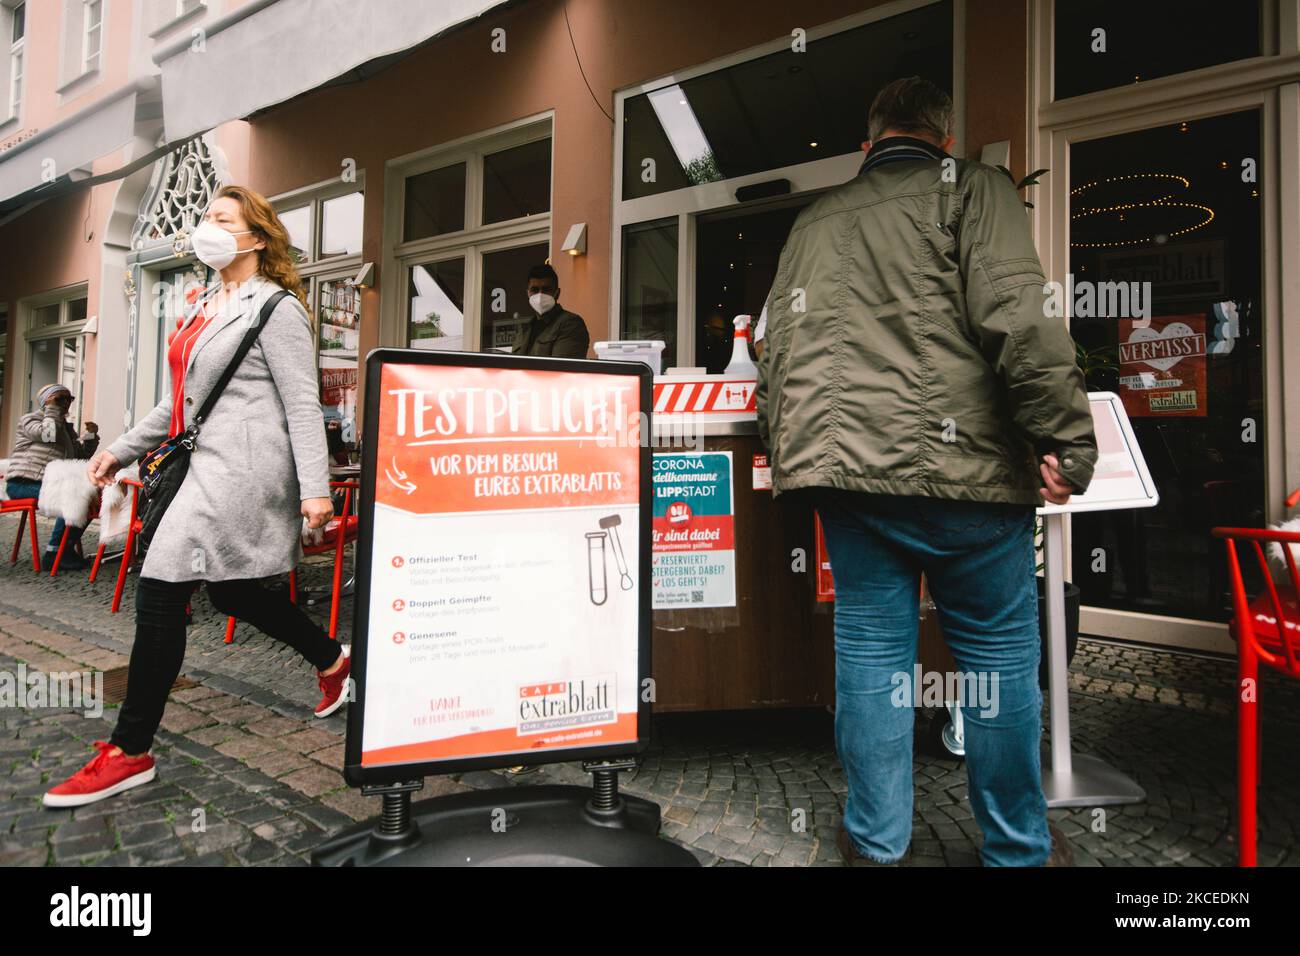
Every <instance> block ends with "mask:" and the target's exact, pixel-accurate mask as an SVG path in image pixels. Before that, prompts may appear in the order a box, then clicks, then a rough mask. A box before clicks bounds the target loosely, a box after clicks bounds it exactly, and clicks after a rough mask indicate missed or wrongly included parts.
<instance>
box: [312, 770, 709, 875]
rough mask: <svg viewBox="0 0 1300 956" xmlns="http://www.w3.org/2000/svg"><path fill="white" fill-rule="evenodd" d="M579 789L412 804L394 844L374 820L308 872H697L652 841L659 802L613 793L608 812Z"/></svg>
mask: <svg viewBox="0 0 1300 956" xmlns="http://www.w3.org/2000/svg"><path fill="white" fill-rule="evenodd" d="M592 799H593V791H592V790H590V789H588V788H586V787H577V786H558V785H546V784H542V785H532V786H515V787H499V788H496V789H492V790H476V791H474V792H472V793H456V794H450V795H448V796H444V797H433V798H431V799H428V800H421V801H419V802H418V803H415V804H412V806H411V808H410V818H411V827H410V829H409V830H408V831H407V832H406V834H403V835H402V836H401V837H399V838H395V837H394V836H389V835H385V834H382V833H380V828H379V826H378V825H377V823H376V821H368V822H366V823H362V824H358V825H357V826H355V827H352V828H351V829H348V830H345V831H344V832H342V833H340V834H338V835H337V836H335V837H333V838H332V839H330V840H328V841H326V842H325V843H323V844H321V845H320V846H319V847H317V848H316V850H315V851H314V852H313V853H312V855H311V862H312V866H699V861H698V860H696V859H695V857H694V856H693V855H692V854H691V853H690V851H689V850H687V849H685V848H684V847H680V846H677V845H676V844H673V843H669V842H668V841H667V840H662V839H660V838H659V836H658V833H659V813H660V810H659V804H657V803H655V802H653V801H651V800H644V799H642V798H641V797H633V796H628V795H625V794H619V796H618V800H619V805H618V808H617V809H616V810H615V811H614V812H613V813H610V812H608V811H600V810H596V809H593V808H591V807H590V806H589V805H590V804H591V802H592Z"/></svg>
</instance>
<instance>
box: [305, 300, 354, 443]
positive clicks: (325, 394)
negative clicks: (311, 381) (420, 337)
mask: <svg viewBox="0 0 1300 956" xmlns="http://www.w3.org/2000/svg"><path fill="white" fill-rule="evenodd" d="M316 318H317V321H316V327H317V329H319V330H320V349H319V351H318V352H317V365H318V370H319V381H320V404H321V408H322V409H323V411H324V413H325V437H326V441H327V445H328V448H329V456H330V461H331V462H333V463H334V464H336V465H346V464H349V463H350V460H351V456H352V455H353V454H354V453H355V452H356V449H357V388H358V386H359V385H360V382H361V370H360V368H359V366H358V364H357V356H358V355H359V354H360V335H361V290H360V289H358V288H356V286H354V285H353V284H352V283H351V282H349V281H348V280H346V279H324V280H322V281H321V282H320V289H319V299H318V303H317V308H316Z"/></svg>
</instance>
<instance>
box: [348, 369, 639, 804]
mask: <svg viewBox="0 0 1300 956" xmlns="http://www.w3.org/2000/svg"><path fill="white" fill-rule="evenodd" d="M390 364H391V365H429V366H434V367H446V368H453V367H454V368H493V369H502V370H521V371H545V372H579V373H583V374H587V375H609V376H628V377H633V378H636V379H637V380H638V384H639V388H638V395H639V402H640V408H639V409H638V411H639V412H640V413H641V415H642V417H641V419H640V424H641V428H640V434H639V441H638V443H639V452H638V454H639V468H640V481H639V482H638V485H639V488H638V491H639V502H638V513H637V517H638V531H639V535H638V539H637V540H638V548H637V555H636V563H637V567H638V569H639V573H638V577H637V581H638V582H639V583H638V585H637V678H636V680H637V739H636V741H635V742H631V741H629V742H624V743H617V744H608V745H604V746H591V747H556V748H547V749H544V750H538V751H536V752H532V751H527V750H524V751H512V752H509V753H505V754H495V755H489V756H482V757H461V758H456V759H452V760H432V761H429V760H424V761H412V762H405V763H394V764H383V765H379V766H368V767H363V766H362V764H361V750H362V740H363V739H364V737H363V732H364V729H365V709H366V708H365V704H366V691H365V687H366V648H367V643H368V640H369V627H370V620H369V610H370V590H371V563H372V559H373V556H374V547H375V541H374V515H375V489H376V484H377V476H378V461H377V458H378V444H379V443H378V440H377V436H376V434H375V433H376V432H377V430H378V429H379V427H380V419H379V415H380V400H381V398H382V396H381V390H380V381H381V379H382V372H383V368H384V366H385V365H390ZM365 384H366V402H365V416H366V417H365V421H366V423H367V427H368V430H369V431H370V434H368V435H367V436H366V440H365V441H364V442H363V443H362V450H361V475H360V483H361V494H360V499H359V502H358V506H357V507H358V511H357V515H358V521H359V525H360V527H359V529H358V535H357V543H356V593H355V604H354V611H353V633H354V637H353V643H352V679H353V681H354V687H355V689H356V694H355V699H354V700H353V701H351V702H350V704H349V707H348V716H347V738H346V742H345V746H344V765H343V777H344V779H345V780H346V781H347V782H348V784H349V785H351V786H354V787H358V786H362V785H367V786H376V785H388V784H395V783H400V782H403V781H408V780H414V779H417V778H421V777H427V776H433V775H436V774H448V773H463V772H466V771H470V770H490V769H495V768H499V767H510V766H520V765H523V766H536V765H543V764H551V763H568V762H571V761H595V760H610V759H614V758H618V757H627V756H632V755H635V754H639V753H641V752H643V751H644V750H645V748H646V747H647V746H648V745H649V743H650V714H651V701H650V700H648V699H647V695H646V694H645V693H644V692H643V688H644V687H645V682H646V681H647V680H648V679H649V678H650V657H651V635H652V630H651V628H652V623H651V592H650V586H651V584H650V582H651V554H650V549H651V539H652V534H651V519H652V513H653V511H654V508H653V500H654V498H653V490H652V487H651V477H652V476H651V455H652V451H653V449H652V444H653V436H652V435H651V434H650V431H651V427H650V422H651V420H652V411H651V409H652V395H653V375H652V373H651V371H650V367H649V366H648V365H645V364H644V363H642V362H616V361H599V360H589V359H553V358H533V357H524V356H518V355H507V354H503V353H494V352H482V353H479V352H442V351H436V350H431V349H398V348H379V349H374V350H372V351H371V352H370V353H369V354H367V355H366V378H365ZM629 557H630V556H629ZM544 610H545V609H539V613H540V612H542V611H544Z"/></svg>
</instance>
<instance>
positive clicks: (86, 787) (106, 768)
mask: <svg viewBox="0 0 1300 956" xmlns="http://www.w3.org/2000/svg"><path fill="white" fill-rule="evenodd" d="M95 746H96V747H98V748H99V753H98V754H96V755H95V756H94V758H93V759H92V760H91V761H90V763H88V764H86V765H85V766H84V767H82V768H81V769H80V770H78V771H77V772H76V773H74V774H73V775H72V776H71V777H69V778H68V779H67V780H65V781H63V783H61V784H59V785H58V786H57V787H53V788H51V789H50V790H49V791H47V792H46V794H45V797H44V798H43V802H44V804H45V805H46V806H47V807H80V806H82V805H84V804H87V803H94V802H95V801H96V800H103V799H104V798H105V797H111V796H113V795H114V794H116V793H121V792H122V791H123V790H130V789H131V788H132V787H138V786H140V785H141V784H144V783H148V782H149V781H150V780H152V779H153V778H154V777H156V776H157V775H158V771H157V769H156V768H155V767H154V761H153V757H151V756H150V755H149V754H145V755H144V756H142V757H128V756H127V755H126V754H124V753H117V754H112V755H110V751H111V750H112V749H113V745H112V744H110V743H108V741H105V740H96V741H95Z"/></svg>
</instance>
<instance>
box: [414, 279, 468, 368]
mask: <svg viewBox="0 0 1300 956" xmlns="http://www.w3.org/2000/svg"><path fill="white" fill-rule="evenodd" d="M407 289H408V295H407V326H406V327H407V342H408V344H409V345H410V347H411V348H413V349H441V350H452V351H458V350H460V349H461V348H463V347H464V339H465V259H464V257H460V258H456V259H444V260H443V261H441V262H425V263H417V264H416V265H413V266H411V268H410V276H409V281H408V282H407Z"/></svg>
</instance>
